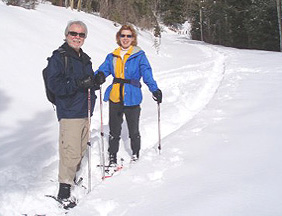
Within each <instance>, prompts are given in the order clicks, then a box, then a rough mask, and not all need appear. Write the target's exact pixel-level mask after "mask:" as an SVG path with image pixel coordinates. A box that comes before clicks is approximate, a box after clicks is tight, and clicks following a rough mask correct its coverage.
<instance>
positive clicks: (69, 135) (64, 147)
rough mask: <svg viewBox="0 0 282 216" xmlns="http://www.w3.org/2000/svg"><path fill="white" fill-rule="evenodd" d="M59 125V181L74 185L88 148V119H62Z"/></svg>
mask: <svg viewBox="0 0 282 216" xmlns="http://www.w3.org/2000/svg"><path fill="white" fill-rule="evenodd" d="M59 125H60V135H59V136H60V137H59V155H60V161H59V182H60V183H66V184H71V185H73V184H74V182H73V180H74V177H75V174H76V172H77V171H78V169H79V166H80V163H81V160H82V158H83V156H84V154H85V151H86V148H87V141H88V137H89V133H88V127H89V125H88V119H87V118H82V119H61V120H60V122H59Z"/></svg>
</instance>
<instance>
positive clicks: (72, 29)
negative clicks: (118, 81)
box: [47, 21, 105, 205]
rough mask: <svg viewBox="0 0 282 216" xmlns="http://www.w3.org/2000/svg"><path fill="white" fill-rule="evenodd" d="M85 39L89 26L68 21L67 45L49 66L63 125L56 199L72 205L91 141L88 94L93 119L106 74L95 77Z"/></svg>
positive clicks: (58, 52)
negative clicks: (72, 195) (75, 186)
mask: <svg viewBox="0 0 282 216" xmlns="http://www.w3.org/2000/svg"><path fill="white" fill-rule="evenodd" d="M86 37H87V27H86V25H85V24H84V23H83V22H81V21H71V22H69V23H68V25H67V27H66V29H65V41H66V42H65V43H64V44H63V45H62V46H61V47H60V48H59V49H58V50H55V51H54V52H53V55H52V56H51V57H50V58H49V62H48V66H47V70H48V78H47V88H48V89H49V90H50V91H51V92H52V93H53V94H54V95H55V104H56V111H57V117H58V120H59V126H60V134H59V156H60V161H59V176H58V177H59V183H60V187H59V192H58V197H57V198H58V199H59V200H60V201H64V202H66V203H67V202H69V204H70V205H72V202H73V200H72V198H71V197H70V190H71V186H72V185H73V184H74V179H75V177H76V172H77V171H78V169H79V166H80V163H81V160H82V157H83V156H84V154H85V151H86V148H87V142H88V140H89V129H90V128H89V125H90V122H89V120H88V119H89V118H88V117H89V116H88V115H89V114H88V94H90V98H91V100H90V101H91V108H90V115H91V116H92V114H93V109H94V105H95V100H96V95H95V90H97V89H99V86H100V85H101V84H102V83H103V82H105V77H104V76H103V74H102V76H101V74H99V75H96V76H94V72H93V69H92V63H91V61H90V57H89V56H88V55H87V54H86V53H84V52H83V51H82V49H81V46H82V45H83V43H84V40H85V38H86ZM65 57H66V58H65ZM89 89H90V90H89ZM88 90H89V91H88Z"/></svg>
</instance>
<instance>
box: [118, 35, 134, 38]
mask: <svg viewBox="0 0 282 216" xmlns="http://www.w3.org/2000/svg"><path fill="white" fill-rule="evenodd" d="M120 37H121V38H124V37H127V38H132V35H125V34H121V35H120Z"/></svg>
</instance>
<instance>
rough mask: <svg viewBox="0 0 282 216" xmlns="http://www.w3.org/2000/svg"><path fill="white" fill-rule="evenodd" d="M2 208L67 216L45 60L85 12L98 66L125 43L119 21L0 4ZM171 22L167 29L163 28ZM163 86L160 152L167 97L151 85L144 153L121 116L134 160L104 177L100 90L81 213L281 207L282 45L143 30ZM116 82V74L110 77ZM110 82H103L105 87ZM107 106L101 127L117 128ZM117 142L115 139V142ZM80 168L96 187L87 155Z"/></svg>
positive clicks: (137, 214)
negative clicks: (249, 46)
mask: <svg viewBox="0 0 282 216" xmlns="http://www.w3.org/2000/svg"><path fill="white" fill-rule="evenodd" d="M0 11H1V12H0V20H1V21H0V29H1V30H2V33H1V34H0V41H2V44H1V54H0V55H1V60H0V65H1V79H0V101H1V103H0V131H1V134H0V141H1V142H0V151H1V157H0V215H1V216H13V215H15V216H19V215H23V214H27V215H28V216H34V215H36V214H46V215H48V216H59V215H64V211H63V210H62V209H59V208H58V207H57V204H56V203H55V202H54V201H53V200H52V199H50V198H46V197H44V195H45V194H53V195H56V194H57V189H58V188H57V187H58V184H57V171H58V170H57V169H58V146H57V139H58V123H57V119H56V115H55V112H54V111H53V108H52V106H51V105H50V103H49V102H48V101H47V100H46V96H45V91H44V85H43V80H42V73H41V71H42V69H43V68H44V67H45V66H46V64H47V61H46V58H47V57H48V56H50V55H51V53H52V51H53V50H54V49H56V48H58V47H59V46H60V45H61V44H62V43H63V39H64V29H65V26H66V24H67V22H68V21H69V20H72V19H79V20H83V21H84V22H85V23H86V24H87V26H88V28H89V36H88V38H87V39H86V42H85V44H84V46H83V49H84V51H85V52H86V53H88V54H89V55H90V56H91V58H92V62H93V67H94V70H95V69H97V68H98V66H99V65H100V64H101V63H102V62H103V61H104V59H105V57H106V54H107V53H109V52H111V51H112V50H113V49H114V48H116V46H117V45H116V43H115V33H116V32H117V31H118V29H119V27H115V26H114V25H113V22H111V21H108V20H106V19H102V18H100V17H98V16H95V15H91V14H86V13H84V12H77V11H75V10H74V11H72V10H70V9H65V8H60V7H55V6H51V5H50V4H47V3H46V4H39V5H38V7H37V9H36V10H26V9H23V8H19V7H13V6H6V5H5V4H4V3H3V2H2V1H0ZM165 30H166V29H165ZM138 42H139V45H140V46H141V47H142V48H143V49H144V50H145V52H146V53H147V56H148V58H149V60H150V63H151V65H152V68H153V70H154V77H155V79H156V80H157V82H158V85H159V87H160V89H161V90H162V91H163V95H164V98H163V103H162V104H161V106H160V108H161V137H162V140H161V144H162V150H161V154H160V155H159V154H158V151H157V145H158V122H157V120H158V118H157V105H156V103H155V101H153V100H152V98H151V93H150V92H149V91H148V88H147V87H146V86H145V85H143V88H142V90H143V93H144V101H143V103H142V113H141V122H140V130H141V136H142V152H141V158H140V161H139V162H138V163H136V164H134V165H128V163H127V162H128V161H129V158H130V147H129V146H130V144H129V139H128V132H127V128H126V124H124V125H123V132H122V140H121V149H120V152H119V158H121V157H122V158H124V159H125V163H126V166H125V167H124V169H123V170H122V171H121V172H119V173H117V175H116V176H114V177H112V178H110V179H107V180H105V181H102V180H101V170H100V169H99V168H96V165H97V164H99V163H100V156H99V153H100V151H101V138H100V133H99V132H100V126H101V122H100V106H99V92H97V94H98V100H97V104H96V106H95V112H94V115H93V117H92V125H91V128H92V139H91V142H92V144H93V146H92V148H91V150H92V151H91V152H92V162H91V165H92V191H91V193H89V194H86V191H85V190H83V189H82V188H75V190H74V191H73V194H74V195H76V196H77V197H78V199H79V200H80V202H79V204H78V206H77V207H76V208H74V209H72V210H70V211H69V213H68V215H76V216H81V215H83V216H88V215H89V216H90V215H91V216H93V215H97V216H132V215H134V216H143V215H148V216H187V215H191V216H207V215H208V216H226V215H228V216H250V215H256V216H281V215H282V201H281V200H282V186H281V182H282V166H281V164H282V157H281V155H280V154H281V152H282V146H281V141H280V139H281V138H282V137H281V128H282V111H281V110H282V94H281V92H282V64H281V57H282V54H281V53H278V52H267V51H258V50H243V49H241V50H239V49H233V48H226V47H221V46H213V45H209V44H206V43H203V42H198V41H193V40H191V39H189V37H188V36H187V34H184V35H181V34H176V33H173V32H170V31H169V30H166V32H164V33H163V35H162V39H161V46H160V50H159V53H158V54H157V51H156V50H155V48H154V46H153V43H154V38H153V37H152V33H150V32H148V31H142V30H138ZM110 82H111V79H108V80H107V84H109V83H110ZM107 84H106V85H104V86H103V91H104V90H105V88H106V86H107ZM107 122H108V104H107V103H103V128H104V131H105V134H106V137H107V134H108V124H107ZM105 145H106V146H105V149H107V139H105ZM82 165H83V171H82V172H81V176H83V177H84V179H85V181H84V183H83V184H85V185H86V186H87V158H86V157H85V159H84V160H83V164H82Z"/></svg>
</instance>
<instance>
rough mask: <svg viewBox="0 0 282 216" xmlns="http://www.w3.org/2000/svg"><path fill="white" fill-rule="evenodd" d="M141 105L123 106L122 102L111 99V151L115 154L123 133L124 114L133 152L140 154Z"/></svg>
mask: <svg viewBox="0 0 282 216" xmlns="http://www.w3.org/2000/svg"><path fill="white" fill-rule="evenodd" d="M140 111H141V108H140V106H139V105H138V106H123V104H122V103H113V102H111V101H110V112H109V114H110V118H109V126H110V138H109V149H108V151H109V153H110V154H115V153H117V152H118V150H119V140H120V135H121V125H122V122H123V114H124V115H125V118H126V122H127V127H128V132H129V138H130V145H131V149H132V153H133V154H139V150H140V142H141V141H140V133H139V117H140Z"/></svg>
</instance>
